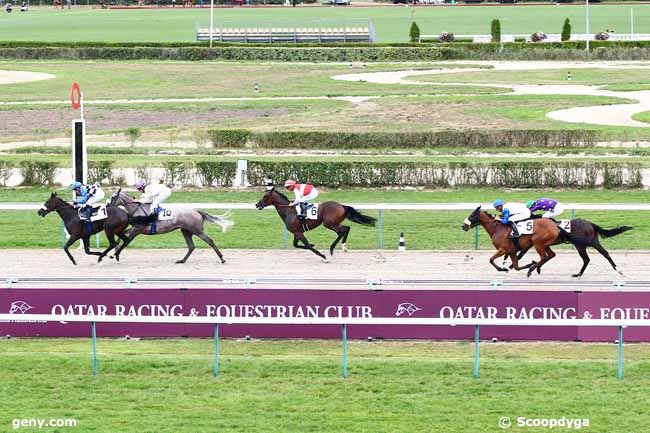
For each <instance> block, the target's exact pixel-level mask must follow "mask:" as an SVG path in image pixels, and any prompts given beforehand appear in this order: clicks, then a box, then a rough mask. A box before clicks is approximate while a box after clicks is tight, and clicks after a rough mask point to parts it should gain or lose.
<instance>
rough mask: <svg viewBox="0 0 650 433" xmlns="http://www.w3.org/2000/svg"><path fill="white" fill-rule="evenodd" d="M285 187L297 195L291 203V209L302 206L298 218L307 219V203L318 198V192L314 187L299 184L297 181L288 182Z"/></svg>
mask: <svg viewBox="0 0 650 433" xmlns="http://www.w3.org/2000/svg"><path fill="white" fill-rule="evenodd" d="M284 187H285V188H286V189H288V190H289V191H293V193H294V194H295V195H296V198H295V200H294V201H292V202H291V203H289V205H288V206H289V207H292V206H295V205H296V204H299V205H300V213H299V214H298V218H300V219H301V220H304V219H305V218H306V217H307V202H308V201H309V200H313V199H315V198H316V197H318V190H317V189H316V188H315V187H314V185H310V184H308V183H297V182H296V181H295V180H291V179H289V180H287V181H286V182H285V183H284Z"/></svg>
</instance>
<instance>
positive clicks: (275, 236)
mask: <svg viewBox="0 0 650 433" xmlns="http://www.w3.org/2000/svg"><path fill="white" fill-rule="evenodd" d="M60 193H61V194H64V196H66V195H67V194H69V193H68V192H66V191H64V190H61V191H60ZM48 195H49V192H48V191H47V190H45V189H26V190H23V189H20V190H15V189H0V202H19V201H25V202H37V203H40V202H44V201H45V199H46V198H47V197H48ZM262 195H263V193H262V192H252V191H248V192H238V191H230V192H210V193H208V192H199V191H197V192H178V193H174V194H173V195H172V198H171V200H170V202H194V203H201V202H234V203H251V204H253V203H255V202H257V201H258V200H259V199H260V198H261V197H262ZM540 196H550V197H554V198H556V199H558V200H560V201H562V202H564V203H576V202H578V203H589V202H592V203H648V202H649V200H650V199H649V197H648V194H647V192H645V191H607V190H599V191H521V190H519V191H508V192H505V191H503V190H480V189H479V190H450V191H436V192H433V191H381V190H380V191H374V190H349V191H340V192H338V191H324V192H323V193H322V194H321V195H320V196H319V200H321V201H325V200H336V201H340V202H342V203H448V202H467V203H477V204H478V203H482V202H491V201H492V200H494V199H495V198H497V197H505V198H507V199H508V200H513V201H526V200H529V199H531V198H535V197H540ZM211 212H213V213H220V211H211ZM364 213H367V214H369V215H372V216H375V217H378V212H377V211H364ZM469 213H470V212H469V211H398V210H390V211H383V231H382V236H383V242H384V245H385V246H386V247H387V248H392V247H393V246H394V245H397V244H398V241H399V235H400V232H404V233H405V235H406V237H407V239H408V243H409V247H410V248H413V249H439V250H454V249H459V250H466V249H471V248H474V232H471V231H470V232H464V231H462V230H461V224H462V221H463V220H464V219H465V218H466V217H467V216H468V214H469ZM563 216H564V217H566V218H570V217H571V213H570V212H567V213H566V214H565V215H563ZM576 216H577V217H579V218H585V219H589V220H592V221H594V222H596V223H598V224H599V225H601V226H604V227H607V228H609V227H615V226H619V225H633V226H634V227H635V229H634V231H633V232H630V233H626V234H623V235H621V236H619V237H616V238H612V239H607V240H606V241H604V244H605V246H606V248H608V249H650V223H649V222H648V218H647V212H642V211H640V212H624V213H622V212H607V211H579V212H577V214H576ZM233 218H234V220H235V227H234V229H233V230H231V231H229V232H228V233H225V234H223V233H221V232H220V231H219V230H218V229H217V228H216V227H215V226H212V225H206V228H207V232H208V233H209V234H210V236H213V237H214V239H215V241H216V242H217V245H219V247H220V248H221V247H223V248H225V249H228V248H283V247H284V226H283V224H282V221H281V220H280V218H279V217H278V216H277V214H276V213H275V212H273V211H271V210H269V211H262V212H260V211H255V210H250V211H244V210H239V211H233ZM351 226H352V231H351V234H350V240H349V242H348V245H349V246H350V247H351V248H355V249H374V248H377V242H378V231H377V230H378V229H377V228H372V227H364V226H360V225H357V224H351ZM0 227H11V228H12V229H11V232H8V231H1V232H0V248H58V247H60V246H61V222H60V219H59V218H58V216H57V215H56V214H52V215H48V216H47V217H46V218H44V219H43V218H40V217H39V216H38V215H37V214H36V211H30V212H26V211H3V212H0ZM308 237H309V239H310V240H311V241H312V242H314V243H315V244H316V245H317V246H318V247H319V248H325V247H327V246H329V245H330V244H331V242H332V241H333V239H334V234H333V233H332V232H330V231H329V230H327V229H324V228H322V227H320V228H318V229H316V230H314V231H313V232H309V233H308ZM93 244H94V240H93ZM101 245H102V246H105V245H107V242H106V240H105V239H104V237H103V235H102V237H101ZM184 246H185V242H184V240H183V237H182V235H181V234H180V232H174V233H172V234H168V235H165V236H141V237H139V238H138V239H137V240H136V241H135V242H134V243H133V244H132V247H134V248H183V247H184ZM197 246H199V247H204V245H203V244H202V243H197ZM479 247H480V248H487V249H490V248H492V247H491V244H490V242H489V239H488V237H487V235H486V233H485V232H484V231H482V230H479Z"/></svg>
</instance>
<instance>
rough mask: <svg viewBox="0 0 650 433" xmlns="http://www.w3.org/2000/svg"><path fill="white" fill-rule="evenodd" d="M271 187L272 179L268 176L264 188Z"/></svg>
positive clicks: (269, 189)
mask: <svg viewBox="0 0 650 433" xmlns="http://www.w3.org/2000/svg"><path fill="white" fill-rule="evenodd" d="M272 189H273V179H271V178H270V177H267V178H266V190H267V191H271V190H272Z"/></svg>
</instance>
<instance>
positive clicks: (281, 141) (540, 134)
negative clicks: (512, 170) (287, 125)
mask: <svg viewBox="0 0 650 433" xmlns="http://www.w3.org/2000/svg"><path fill="white" fill-rule="evenodd" d="M208 134H209V135H210V137H211V140H212V143H213V144H214V145H215V147H234V148H237V147H257V148H263V149H278V148H280V149H282V148H302V149H306V148H309V149H313V148H315V149H359V148H431V147H455V146H462V147H471V148H480V147H549V148H555V147H563V148H572V147H589V146H593V145H595V144H596V142H598V141H599V138H600V136H601V134H600V132H598V131H594V130H588V129H576V130H543V129H531V130H492V131H490V130H443V131H430V132H403V133H402V132H395V133H392V132H361V133H357V132H327V131H277V132H252V131H247V130H240V129H237V130H232V129H223V130H219V129H211V130H208Z"/></svg>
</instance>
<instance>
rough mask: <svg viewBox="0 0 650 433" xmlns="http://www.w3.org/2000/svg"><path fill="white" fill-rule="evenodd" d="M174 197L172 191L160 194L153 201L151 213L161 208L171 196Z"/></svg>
mask: <svg viewBox="0 0 650 433" xmlns="http://www.w3.org/2000/svg"><path fill="white" fill-rule="evenodd" d="M170 195H172V193H171V191H169V192H167V191H162V192H161V193H160V194H158V195H157V196H155V197H154V198H153V199H152V200H151V208H150V209H151V212H153V210H154V209H156V208H157V207H158V206H160V205H161V204H162V203H164V202H165V200H167V199H168V198H169V196H170Z"/></svg>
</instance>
